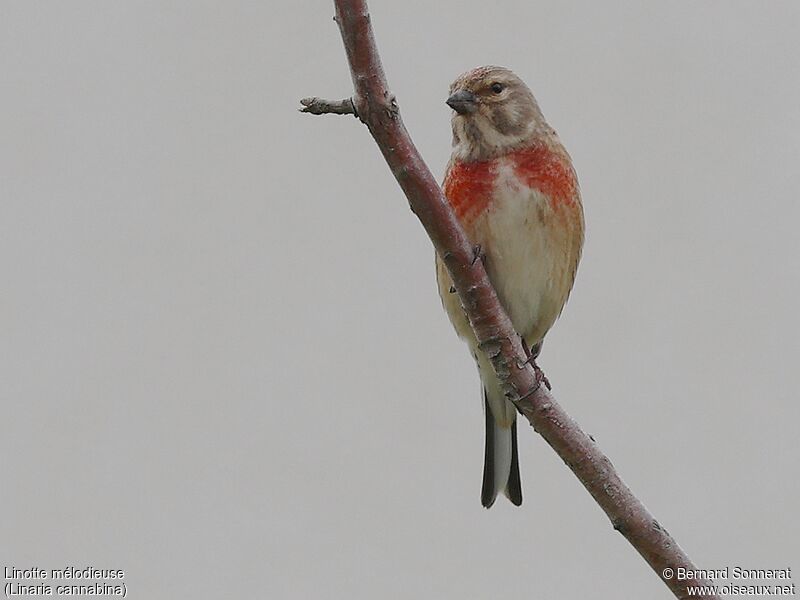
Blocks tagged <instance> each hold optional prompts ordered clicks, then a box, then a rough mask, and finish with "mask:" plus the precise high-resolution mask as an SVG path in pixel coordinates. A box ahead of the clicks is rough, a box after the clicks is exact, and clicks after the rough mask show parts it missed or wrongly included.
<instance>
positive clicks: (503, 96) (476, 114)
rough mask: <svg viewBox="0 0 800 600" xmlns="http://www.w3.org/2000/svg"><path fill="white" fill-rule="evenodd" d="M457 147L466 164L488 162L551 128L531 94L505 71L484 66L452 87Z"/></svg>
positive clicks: (466, 74) (523, 84)
mask: <svg viewBox="0 0 800 600" xmlns="http://www.w3.org/2000/svg"><path fill="white" fill-rule="evenodd" d="M447 105H448V106H450V108H452V109H453V111H454V113H453V119H452V123H453V148H454V154H455V155H456V156H457V157H458V158H459V159H461V160H486V159H489V158H493V157H495V156H500V155H502V154H505V153H507V152H511V151H513V150H516V149H517V148H520V147H522V146H525V145H526V144H528V143H530V142H532V141H533V140H535V139H536V138H537V137H538V136H540V135H543V134H545V132H547V131H548V130H549V127H548V126H547V123H546V122H545V120H544V117H543V116H542V112H541V111H540V110H539V105H538V104H537V103H536V99H535V98H534V97H533V94H532V93H531V90H530V89H529V88H528V86H527V85H525V82H523V81H522V80H521V79H520V78H519V77H517V76H516V75H515V74H514V73H513V72H511V71H510V70H509V69H506V68H504V67H494V66H488V67H478V68H476V69H472V70H471V71H467V72H466V73H464V74H463V75H460V76H459V77H458V78H457V79H456V80H455V81H454V82H453V84H452V85H451V86H450V97H449V98H448V99H447Z"/></svg>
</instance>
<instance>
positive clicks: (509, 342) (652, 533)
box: [302, 0, 719, 598]
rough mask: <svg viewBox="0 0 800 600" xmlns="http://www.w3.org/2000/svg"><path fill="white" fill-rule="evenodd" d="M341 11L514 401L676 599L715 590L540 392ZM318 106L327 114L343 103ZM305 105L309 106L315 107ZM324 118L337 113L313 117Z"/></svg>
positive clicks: (348, 16)
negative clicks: (693, 590) (696, 590)
mask: <svg viewBox="0 0 800 600" xmlns="http://www.w3.org/2000/svg"><path fill="white" fill-rule="evenodd" d="M334 4H335V6H336V17H335V20H336V23H337V24H338V25H339V30H340V32H341V34H342V40H343V41H344V47H345V52H346V54H347V60H348V63H349V65H350V73H351V75H352V79H353V87H354V89H355V95H354V96H353V98H352V107H353V108H354V110H355V112H356V114H357V115H358V116H359V118H360V119H361V120H362V121H363V122H364V123H365V124H366V125H367V127H368V128H369V131H370V133H371V134H372V137H373V138H374V139H375V142H376V143H377V144H378V147H379V148H380V150H381V152H382V153H383V156H384V158H385V159H386V162H387V163H388V165H389V168H390V169H391V170H392V173H393V174H394V176H395V178H396V179H397V182H398V183H399V184H400V187H401V188H402V189H403V192H405V195H406V197H407V198H408V202H409V205H410V206H411V210H412V211H414V213H415V214H416V215H417V217H418V218H419V220H420V221H421V222H422V225H423V226H424V227H425V230H426V231H427V233H428V235H429V236H430V238H431V241H432V242H433V245H434V247H435V248H436V251H437V252H438V253H439V256H440V257H442V259H443V261H444V263H445V265H446V267H447V269H448V271H449V272H450V276H451V277H452V280H453V285H454V287H455V291H456V292H458V294H459V297H460V299H461V303H462V305H463V306H464V310H465V312H466V313H467V316H468V317H469V320H470V323H471V324H472V328H473V330H474V331H475V336H476V338H477V339H478V342H479V343H480V347H481V348H482V350H483V351H484V352H486V354H487V356H488V357H489V358H490V359H491V361H492V364H493V366H494V368H495V371H496V372H497V375H498V378H499V379H500V381H501V382H502V383H503V386H504V391H505V393H506V397H507V398H508V399H509V400H511V401H512V402H514V404H515V405H516V406H517V408H518V409H519V411H520V412H521V413H522V414H523V415H524V416H525V417H526V418H527V419H528V420H529V421H530V423H531V425H532V426H533V428H534V429H535V430H536V431H537V432H538V433H539V434H540V435H541V436H542V437H543V438H544V439H545V440H546V441H547V443H548V444H550V446H551V447H552V448H553V449H554V450H555V451H556V453H557V454H558V455H559V456H560V457H561V459H562V460H563V461H564V462H565V463H566V464H567V466H568V467H569V468H570V469H572V472H573V473H575V475H576V476H577V477H578V479H579V480H580V481H581V483H582V484H583V485H584V487H585V488H586V489H587V490H588V492H589V493H590V494H591V495H592V497H593V498H594V499H595V501H596V502H597V503H598V504H599V505H600V507H601V508H602V509H603V510H604V511H605V513H606V515H608V517H609V519H610V520H611V524H612V526H613V527H614V529H615V530H617V531H619V532H620V533H621V534H622V535H623V536H625V538H626V539H627V540H628V541H629V542H630V543H631V545H633V547H634V548H636V550H637V551H638V552H639V554H641V555H642V557H643V558H644V559H645V560H646V561H647V563H648V564H649V565H650V566H651V567H652V568H653V570H654V571H656V573H658V575H659V577H661V578H662V580H663V581H664V583H666V585H667V586H668V587H669V588H670V590H672V592H673V594H674V595H675V596H676V597H677V598H688V597H689V594H688V590H687V588H688V587H689V586H696V585H710V583H709V582H708V581H705V580H702V579H694V578H692V579H683V580H679V579H678V578H677V576H676V575H677V573H678V568H684V569H687V570H692V571H694V570H696V567H695V566H694V565H693V564H692V562H691V560H690V559H689V557H688V556H687V555H686V554H685V553H684V552H683V550H681V548H680V546H678V544H677V543H676V542H675V540H674V539H673V538H672V537H671V536H670V535H669V533H667V531H666V529H664V528H663V527H662V526H661V525H660V524H659V523H658V521H656V520H655V518H653V516H652V515H651V514H650V512H649V511H648V510H647V508H645V506H644V504H642V502H641V501H640V500H639V499H638V498H636V496H634V495H633V493H632V492H631V491H630V489H629V488H628V486H627V485H625V483H624V482H623V481H622V479H621V478H620V477H619V475H618V474H617V472H616V471H615V469H614V466H613V465H612V464H611V461H610V460H609V459H608V457H606V456H605V454H603V452H602V451H601V450H600V448H598V446H597V444H595V442H594V440H593V439H592V438H591V437H589V436H588V435H586V433H584V432H583V431H582V430H581V428H580V427H579V426H578V424H577V423H576V422H575V421H574V420H573V419H572V418H571V417H570V416H569V415H568V414H567V413H566V412H565V411H564V409H563V408H561V406H560V405H559V404H558V403H557V402H556V400H555V398H554V397H553V396H552V394H550V392H549V390H547V389H546V387H545V386H540V385H538V383H537V380H536V375H535V373H534V370H533V368H532V367H531V365H529V364H528V363H527V356H526V354H525V352H524V350H523V347H522V343H521V338H520V336H519V335H518V334H517V333H516V332H515V331H514V328H513V327H512V325H511V321H510V320H509V318H508V315H506V313H505V311H504V310H503V307H502V306H501V304H500V302H499V300H498V298H497V293H496V292H495V290H494V288H493V287H492V285H491V283H490V282H489V278H488V277H487V275H486V271H485V270H484V267H483V261H480V260H477V261H476V260H474V252H473V246H472V244H471V243H470V241H469V240H468V239H467V237H466V235H465V234H464V231H463V230H462V229H461V226H460V225H459V223H458V221H457V220H456V217H455V215H454V214H453V212H452V210H451V209H450V206H449V205H448V203H447V201H446V199H445V198H444V195H443V194H442V190H441V188H440V187H439V185H438V184H437V182H436V180H435V179H434V177H433V175H432V174H431V172H430V170H429V169H428V167H427V165H426V164H425V162H424V161H423V160H422V157H421V156H420V154H419V152H418V151H417V149H416V147H415V146H414V144H413V142H412V141H411V138H410V136H409V135H408V132H407V131H406V128H405V126H404V125H403V122H402V120H401V119H400V113H399V109H398V106H397V103H396V102H395V99H394V96H393V95H392V94H391V93H390V92H389V88H388V84H387V82H386V78H385V76H384V73H383V67H382V65H381V61H380V57H379V55H378V50H377V47H376V45H375V39H374V36H373V33H372V26H371V24H370V16H369V12H368V10H367V4H366V1H365V0H334ZM317 102H318V103H319V105H320V106H324V107H328V106H330V105H335V104H337V103H325V102H324V101H317ZM344 102H346V101H342V103H344ZM302 103H303V104H304V106H306V107H310V106H312V105H314V104H315V102H309V103H308V104H306V102H305V101H302ZM339 105H341V103H340V104H339ZM308 112H314V111H311V110H309V111H308ZM322 112H336V111H328V110H322V111H320V113H316V112H314V114H321V113H322ZM337 114H338V113H337ZM668 569H671V570H672V573H674V575H673V576H671V577H670V576H664V575H663V574H664V573H669V571H668ZM704 597H706V598H719V597H718V596H710V595H707V596H704Z"/></svg>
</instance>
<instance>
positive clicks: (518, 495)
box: [506, 417, 522, 506]
mask: <svg viewBox="0 0 800 600" xmlns="http://www.w3.org/2000/svg"><path fill="white" fill-rule="evenodd" d="M506 496H508V499H509V500H511V504H513V505H514V506H519V505H521V504H522V481H520V478H519V451H518V450H517V418H516V417H514V422H513V423H512V424H511V471H510V472H509V474H508V483H507V484H506Z"/></svg>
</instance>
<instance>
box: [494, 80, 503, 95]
mask: <svg viewBox="0 0 800 600" xmlns="http://www.w3.org/2000/svg"><path fill="white" fill-rule="evenodd" d="M492 91H493V92H494V93H495V94H499V93H500V92H502V91H503V84H502V83H497V82H495V83H493V84H492Z"/></svg>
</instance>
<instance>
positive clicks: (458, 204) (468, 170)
mask: <svg viewBox="0 0 800 600" xmlns="http://www.w3.org/2000/svg"><path fill="white" fill-rule="evenodd" d="M495 175H496V161H495V160H481V161H476V162H458V161H457V162H454V163H453V164H452V165H451V166H450V169H449V170H448V171H447V175H446V177H445V178H444V195H445V197H447V200H448V202H450V206H452V207H453V210H454V211H455V213H456V217H457V218H458V220H459V221H461V222H462V223H463V222H465V221H471V220H472V219H473V218H475V217H476V216H477V215H479V214H480V213H481V212H483V210H484V209H485V208H486V207H487V206H488V205H489V202H491V200H492V188H493V186H494V179H495Z"/></svg>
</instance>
